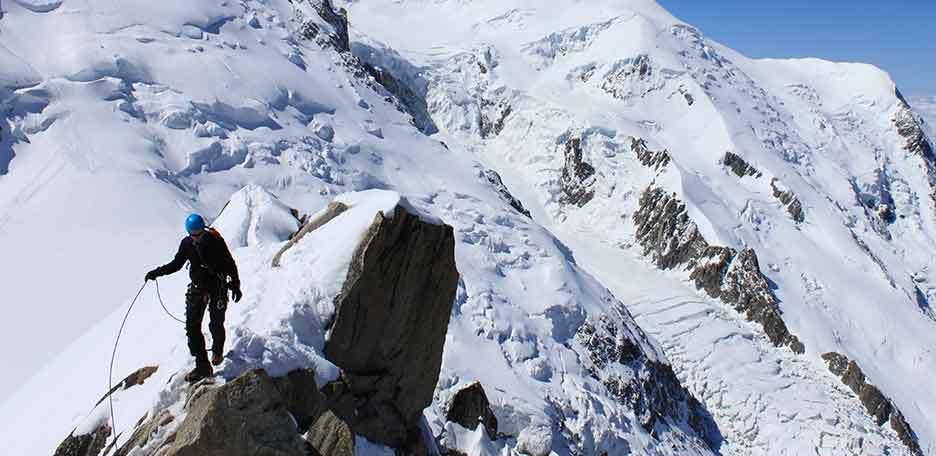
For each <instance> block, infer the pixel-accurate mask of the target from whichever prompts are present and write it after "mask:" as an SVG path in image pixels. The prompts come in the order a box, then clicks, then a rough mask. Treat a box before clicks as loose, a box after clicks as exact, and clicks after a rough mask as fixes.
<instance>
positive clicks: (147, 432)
mask: <svg viewBox="0 0 936 456" xmlns="http://www.w3.org/2000/svg"><path fill="white" fill-rule="evenodd" d="M144 418H145V417H144ZM173 420H175V417H174V416H172V413H170V412H169V411H168V410H163V411H161V412H159V413H158V414H157V415H156V416H155V417H153V418H150V419H148V420H141V422H140V423H139V424H137V426H136V429H134V430H133V434H132V435H130V439H129V440H128V441H127V443H125V444H124V445H123V446H122V447H120V449H118V450H117V452H116V453H114V456H128V455H129V454H130V452H131V451H133V450H136V449H138V448H143V447H144V446H146V444H148V443H149V442H150V439H152V438H153V436H154V435H156V432H158V431H159V428H161V427H164V426H166V425H168V424H169V423H171V422H172V421H173Z"/></svg>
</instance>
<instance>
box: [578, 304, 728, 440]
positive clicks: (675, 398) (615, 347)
mask: <svg viewBox="0 0 936 456" xmlns="http://www.w3.org/2000/svg"><path fill="white" fill-rule="evenodd" d="M616 310H617V311H618V312H626V310H625V309H622V308H618V309H616ZM645 337H646V336H645V335H644V334H642V333H639V334H633V333H630V332H629V330H628V329H627V328H626V327H625V326H624V325H622V324H620V321H619V319H618V318H617V317H615V316H613V313H608V314H604V315H601V316H600V317H598V318H597V319H589V320H587V321H586V322H585V323H584V324H582V325H581V326H580V327H579V329H578V331H577V332H576V334H575V340H576V342H578V343H579V344H581V346H582V347H583V348H584V353H585V354H586V356H587V358H588V363H586V366H587V368H588V370H589V373H590V374H591V376H592V377H594V378H595V379H596V380H598V381H600V382H601V383H602V384H603V385H604V386H605V388H607V389H608V391H609V392H610V393H611V395H612V396H613V397H614V398H616V399H617V400H619V401H621V402H622V403H625V404H627V405H628V407H630V408H631V409H633V411H634V415H635V416H636V417H637V420H638V422H639V424H640V426H641V427H643V428H644V430H646V431H647V432H649V433H650V434H651V435H653V436H655V437H658V436H659V434H660V432H661V430H663V429H666V428H668V427H680V428H684V427H687V426H688V427H689V428H691V429H692V430H693V431H695V434H696V435H697V436H700V437H701V438H702V439H704V441H703V442H702V443H703V444H705V445H707V446H709V447H710V448H715V447H717V445H718V444H719V442H720V441H721V435H720V433H719V431H718V426H717V425H716V424H715V422H714V420H713V419H712V417H711V415H710V414H709V413H708V411H706V410H705V407H704V406H702V404H701V403H700V402H699V401H698V400H697V399H696V398H695V397H693V396H692V395H691V394H690V393H689V392H688V391H686V390H685V388H683V386H682V385H681V384H680V382H679V379H678V378H677V377H676V374H675V373H674V372H673V369H672V367H670V366H669V365H668V364H665V363H662V362H659V361H657V360H654V359H651V358H650V357H648V355H647V354H646V353H644V352H643V351H642V350H641V349H640V347H639V346H638V345H637V344H636V343H635V342H634V338H645ZM673 443H674V445H675V444H676V442H673ZM690 445H691V444H690Z"/></svg>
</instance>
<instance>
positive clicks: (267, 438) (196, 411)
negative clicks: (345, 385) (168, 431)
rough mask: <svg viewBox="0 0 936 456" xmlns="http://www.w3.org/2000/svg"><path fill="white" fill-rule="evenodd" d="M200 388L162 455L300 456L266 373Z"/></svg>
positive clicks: (300, 444)
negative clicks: (173, 437) (261, 455)
mask: <svg viewBox="0 0 936 456" xmlns="http://www.w3.org/2000/svg"><path fill="white" fill-rule="evenodd" d="M312 387H313V388H314V387H315V386H314V384H313V385H312ZM202 388H203V390H204V391H200V392H198V394H195V396H194V397H193V398H192V399H191V400H190V402H189V404H188V414H187V415H186V417H185V419H184V420H183V421H182V423H181V424H179V427H178V429H177V430H176V432H175V439H174V441H173V442H172V444H171V445H169V446H168V447H167V448H166V449H165V450H164V452H163V453H162V454H163V455H165V456H214V455H217V456H221V455H224V456H240V455H243V456H253V455H259V454H263V455H270V456H290V455H295V456H304V455H305V454H306V451H307V448H306V444H305V442H304V441H303V440H302V438H301V437H300V435H299V433H298V430H297V429H296V422H295V421H294V420H293V418H292V416H291V415H290V412H289V410H288V409H287V407H286V401H285V400H284V398H283V396H282V394H280V391H279V390H278V389H277V387H276V382H274V380H273V379H272V378H270V376H269V375H267V373H266V371H264V370H262V369H256V370H251V371H248V372H246V373H244V374H243V375H241V376H240V377H237V378H236V379H234V380H233V381H231V382H230V383H226V384H224V385H221V386H218V387H212V386H203V387H202Z"/></svg>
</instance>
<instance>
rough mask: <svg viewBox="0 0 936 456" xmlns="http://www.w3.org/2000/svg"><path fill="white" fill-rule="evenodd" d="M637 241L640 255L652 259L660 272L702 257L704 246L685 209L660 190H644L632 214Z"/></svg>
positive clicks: (650, 188)
mask: <svg viewBox="0 0 936 456" xmlns="http://www.w3.org/2000/svg"><path fill="white" fill-rule="evenodd" d="M634 221H635V222H636V224H637V240H638V241H639V242H640V244H641V246H643V254H644V255H653V261H654V262H655V263H656V264H657V266H658V267H659V268H661V269H672V268H674V267H676V266H679V265H685V264H687V263H689V262H690V261H692V260H694V259H697V258H699V257H701V256H702V254H703V252H705V250H706V249H707V248H708V246H709V245H708V242H705V239H704V238H703V237H702V234H701V233H700V232H699V229H698V227H697V226H696V225H695V223H694V222H692V220H690V219H689V213H688V212H686V205H685V204H683V203H682V202H681V201H679V199H678V198H676V194H668V193H666V192H665V191H664V190H663V189H662V188H659V187H652V186H651V187H648V188H647V189H646V190H645V191H644V192H643V193H642V194H641V195H640V201H639V207H638V208H637V211H636V212H635V213H634Z"/></svg>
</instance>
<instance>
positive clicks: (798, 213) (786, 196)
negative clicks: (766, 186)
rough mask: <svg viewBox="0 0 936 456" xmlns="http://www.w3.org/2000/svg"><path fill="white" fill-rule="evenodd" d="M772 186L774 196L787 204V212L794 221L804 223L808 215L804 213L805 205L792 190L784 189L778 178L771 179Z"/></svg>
mask: <svg viewBox="0 0 936 456" xmlns="http://www.w3.org/2000/svg"><path fill="white" fill-rule="evenodd" d="M770 188H771V190H772V191H773V196H774V198H777V199H778V200H780V202H781V203H783V205H784V206H786V208H787V212H789V213H790V216H791V217H793V220H794V221H796V222H797V223H802V222H803V221H804V220H806V216H805V214H803V205H802V204H801V203H800V200H799V198H797V197H796V194H795V193H793V191H792V190H783V189H782V188H780V184H779V181H778V180H777V179H776V178H774V179H771V181H770Z"/></svg>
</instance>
